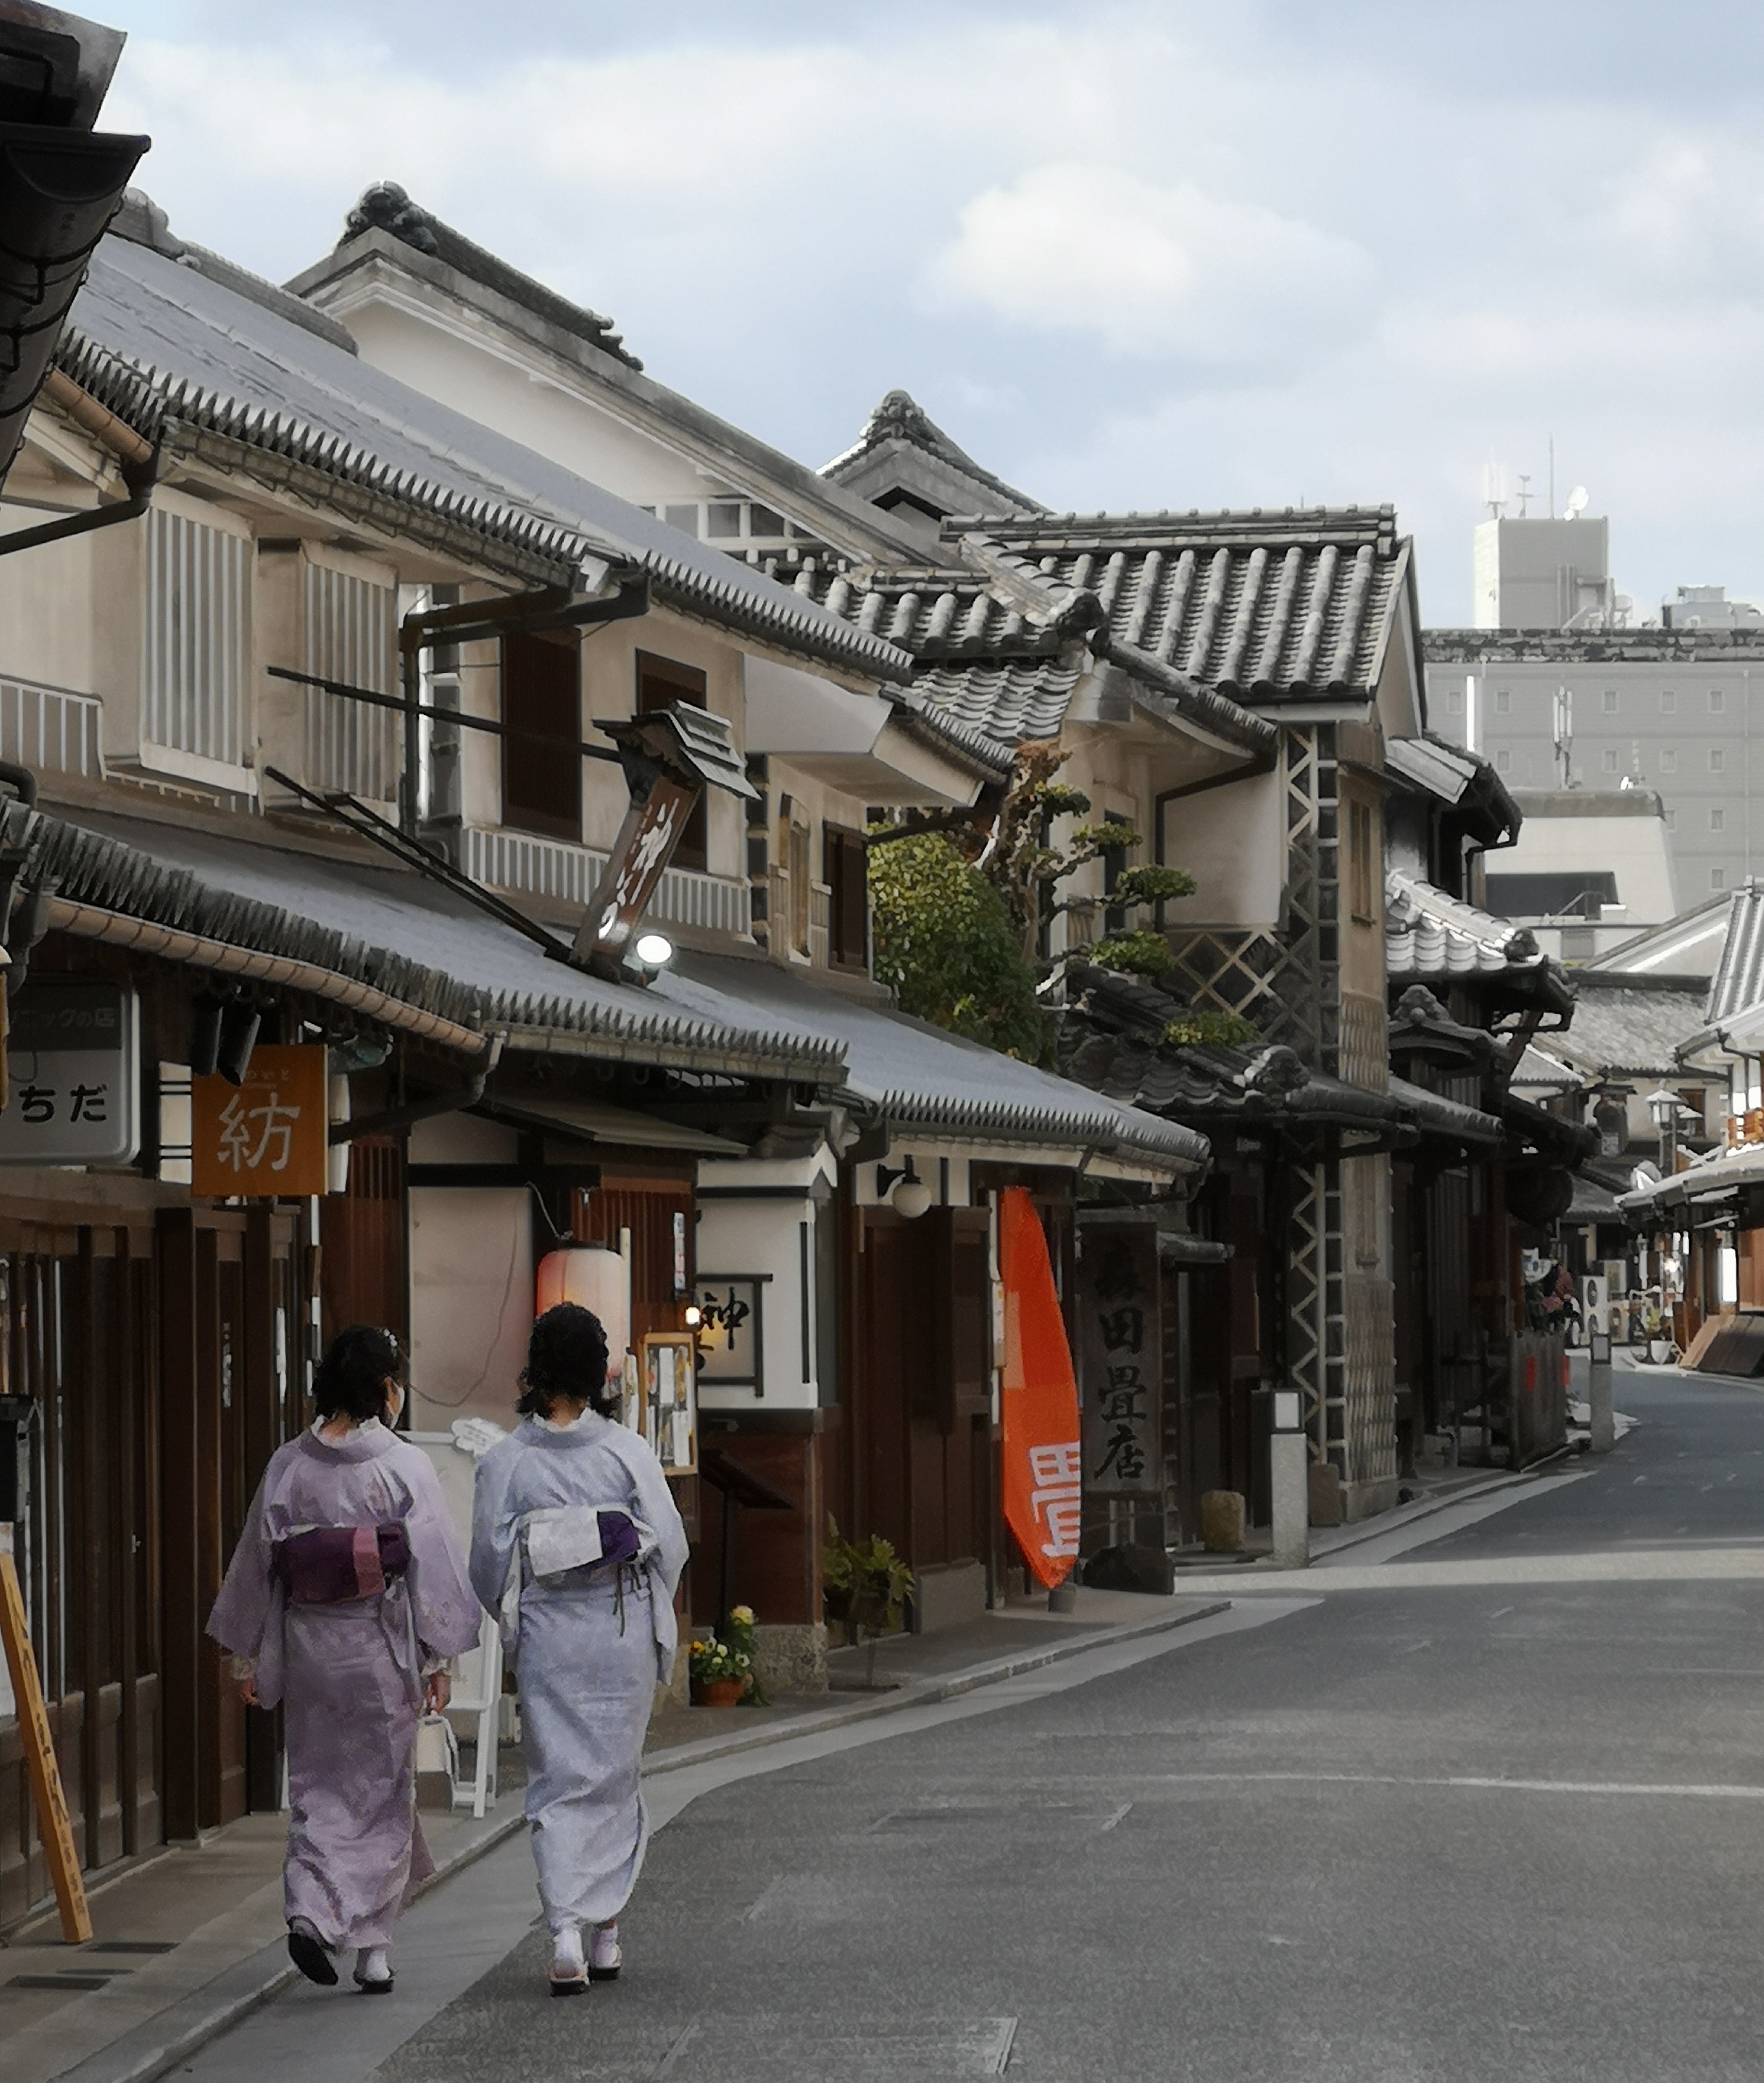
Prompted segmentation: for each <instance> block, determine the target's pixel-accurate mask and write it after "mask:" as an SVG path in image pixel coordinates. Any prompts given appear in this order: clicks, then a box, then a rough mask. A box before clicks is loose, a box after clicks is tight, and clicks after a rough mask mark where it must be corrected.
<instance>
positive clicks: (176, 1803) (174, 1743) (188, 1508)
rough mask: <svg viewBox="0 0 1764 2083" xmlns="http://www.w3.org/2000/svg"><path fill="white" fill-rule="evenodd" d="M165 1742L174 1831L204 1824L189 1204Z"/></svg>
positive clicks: (162, 1353) (173, 1439) (163, 1632)
mask: <svg viewBox="0 0 1764 2083" xmlns="http://www.w3.org/2000/svg"><path fill="white" fill-rule="evenodd" d="M157 1229H158V1242H159V1396H160V1439H161V1447H162V1452H163V1460H162V1463H161V1488H160V1511H159V1522H160V1599H161V1604H160V1623H159V1625H160V1640H161V1643H162V1645H163V1654H162V1657H161V1662H160V1688H161V1691H160V1708H159V1721H160V1729H161V1739H162V1743H163V1755H164V1761H165V1762H164V1770H163V1781H162V1784H163V1800H164V1805H165V1834H166V1836H167V1838H168V1839H170V1840H172V1841H174V1842H175V1841H176V1840H180V1839H188V1838H192V1837H194V1836H196V1834H197V1830H198V1828H199V1827H200V1815H201V1796H200V1789H201V1762H200V1760H201V1713H200V1692H201V1671H200V1656H199V1649H200V1645H201V1626H202V1616H201V1615H200V1614H199V1613H198V1612H197V1601H198V1599H199V1597H200V1594H201V1538H200V1533H199V1529H198V1518H199V1510H198V1489H197V1383H196V1342H197V1333H196V1320H197V1319H196V1223H195V1217H194V1215H193V1214H192V1211H191V1210H190V1209H188V1208H166V1209H162V1210H161V1211H159V1218H158V1223H157Z"/></svg>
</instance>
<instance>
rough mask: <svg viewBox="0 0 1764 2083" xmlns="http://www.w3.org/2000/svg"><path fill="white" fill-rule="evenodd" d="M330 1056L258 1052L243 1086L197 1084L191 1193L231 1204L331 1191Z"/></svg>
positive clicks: (193, 1088) (315, 1051)
mask: <svg viewBox="0 0 1764 2083" xmlns="http://www.w3.org/2000/svg"><path fill="white" fill-rule="evenodd" d="M328 1146H329V1132H328V1115H327V1109H326V1105H325V1052H324V1049H323V1048H320V1047H299V1048H277V1047H266V1048H262V1049H256V1050H252V1058H251V1062H250V1063H249V1065H248V1066H247V1069H246V1072H245V1075H244V1077H243V1080H241V1081H240V1082H239V1084H236V1085H235V1084H229V1083H228V1082H227V1080H226V1079H225V1078H222V1077H209V1078H192V1080H190V1190H191V1191H192V1193H195V1194H214V1195H215V1196H217V1197H219V1198H229V1197H231V1196H232V1195H235V1194H245V1195H247V1196H249V1197H250V1198H253V1199H256V1198H265V1197H269V1196H279V1195H281V1194H290V1195H300V1196H305V1195H307V1194H322V1193H323V1192H324V1189H325V1184H326V1180H325V1173H326V1170H327V1165H326V1162H325V1160H326V1155H327V1151H328Z"/></svg>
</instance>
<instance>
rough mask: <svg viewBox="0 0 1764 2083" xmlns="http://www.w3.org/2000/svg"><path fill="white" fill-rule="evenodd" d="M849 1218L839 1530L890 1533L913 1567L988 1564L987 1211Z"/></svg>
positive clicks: (991, 1492)
mask: <svg viewBox="0 0 1764 2083" xmlns="http://www.w3.org/2000/svg"><path fill="white" fill-rule="evenodd" d="M849 1219H850V1221H851V1223H852V1244H853V1249H852V1252H851V1253H850V1254H849V1255H848V1269H849V1276H850V1277H849V1282H848V1294H849V1296H850V1299H851V1301H852V1305H853V1306H852V1309H851V1311H850V1326H849V1341H848V1348H847V1350H848V1368H847V1371H846V1379H847V1380H848V1383H849V1384H850V1406H849V1409H848V1412H847V1418H846V1422H847V1428H848V1430H847V1435H846V1439H847V1444H846V1453H847V1457H848V1458H847V1468H846V1472H845V1484H844V1489H845V1491H846V1495H847V1497H848V1500H849V1503H848V1507H847V1508H848V1512H849V1515H850V1520H851V1523H850V1524H848V1525H844V1524H842V1527H841V1530H842V1531H843V1532H846V1533H848V1534H850V1535H851V1536H852V1537H853V1538H861V1537H863V1536H866V1535H869V1534H880V1535H882V1536H883V1538H884V1539H886V1540H891V1541H892V1542H893V1543H894V1544H895V1547H896V1548H897V1549H899V1552H900V1553H901V1554H902V1555H903V1556H904V1557H906V1558H907V1561H909V1562H911V1563H912V1565H913V1567H914V1568H916V1569H920V1570H924V1569H933V1568H938V1567H941V1566H943V1565H947V1564H950V1563H954V1562H984V1561H987V1560H988V1556H989V1553H990V1552H991V1550H992V1547H993V1542H992V1521H993V1520H994V1519H995V1518H996V1509H997V1507H996V1495H995V1492H996V1485H995V1484H994V1482H993V1481H992V1423H991V1413H990V1401H991V1370H992V1348H991V1339H992V1329H991V1315H992V1312H991V1302H990V1290H989V1274H988V1257H987V1223H988V1215H987V1211H986V1210H985V1209H984V1208H933V1209H930V1210H929V1211H928V1212H927V1213H926V1214H924V1215H921V1216H920V1217H919V1218H918V1219H916V1221H912V1222H907V1221H904V1220H903V1219H902V1218H901V1217H900V1216H899V1215H896V1214H895V1212H894V1211H893V1210H892V1209H890V1208H872V1209H863V1210H854V1211H851V1215H850V1218H849ZM860 1241H861V1248H858V1246H859V1244H860Z"/></svg>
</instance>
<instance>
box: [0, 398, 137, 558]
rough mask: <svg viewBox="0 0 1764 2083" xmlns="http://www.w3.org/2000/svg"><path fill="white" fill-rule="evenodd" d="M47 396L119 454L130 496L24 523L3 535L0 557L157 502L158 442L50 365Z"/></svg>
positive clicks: (131, 517) (85, 531)
mask: <svg viewBox="0 0 1764 2083" xmlns="http://www.w3.org/2000/svg"><path fill="white" fill-rule="evenodd" d="M43 395H44V397H46V398H48V399H50V401H51V402H52V403H53V404H56V405H57V406H59V407H60V408H61V411H62V412H66V415H67V416H68V417H69V419H70V420H73V422H74V425H76V426H78V427H80V428H82V429H83V430H84V431H85V432H86V433H88V434H90V435H91V437H92V438H93V440H94V441H95V442H101V443H102V444H103V445H104V447H106V448H108V450H110V451H111V453H112V454H113V455H114V456H115V457H116V459H117V463H118V466H119V467H120V469H121V475H122V481H123V483H124V484H125V486H126V487H127V488H128V492H129V496H128V497H127V498H126V499H122V500H116V501H112V503H111V504H110V505H108V506H92V507H87V508H86V509H83V510H82V512H80V513H64V514H62V515H61V518H59V519H58V520H55V521H45V522H43V523H42V524H41V526H39V527H36V528H20V529H19V530H17V532H16V533H15V534H10V535H0V557H10V556H13V555H14V553H15V551H19V550H34V549H36V548H37V547H39V546H40V545H41V544H43V543H64V542H66V541H67V540H68V539H69V538H70V537H71V536H74V535H89V534H91V532H92V531H93V530H94V529H96V528H114V527H115V526H116V525H117V523H118V522H122V521H138V520H139V519H140V518H141V517H142V514H143V513H146V510H147V509H148V507H149V506H150V505H151V504H152V503H153V488H154V484H155V483H156V482H157V481H158V479H159V443H158V442H149V441H147V440H146V439H145V438H144V437H142V435H140V434H137V433H136V432H135V430H134V429H133V427H131V426H130V425H129V424H128V422H127V421H126V420H120V419H118V418H117V416H116V414H115V413H114V412H112V411H110V409H109V408H108V407H107V406H104V405H100V404H99V402H98V400H97V399H95V398H94V397H93V396H91V394H90V393H89V392H87V391H82V389H81V388H80V387H79V385H78V384H77V383H76V382H74V379H73V378H72V377H70V376H67V375H65V374H63V373H62V372H61V370H58V369H52V370H50V371H49V375H48V377H47V378H46V379H45V380H44V385H43Z"/></svg>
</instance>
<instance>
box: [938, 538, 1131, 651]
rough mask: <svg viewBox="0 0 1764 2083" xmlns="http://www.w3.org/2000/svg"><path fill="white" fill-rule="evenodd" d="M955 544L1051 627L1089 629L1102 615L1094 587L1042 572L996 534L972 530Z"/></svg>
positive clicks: (968, 559) (977, 567)
mask: <svg viewBox="0 0 1764 2083" xmlns="http://www.w3.org/2000/svg"><path fill="white" fill-rule="evenodd" d="M957 547H958V548H959V550H960V551H961V553H962V558H963V559H964V560H965V561H966V562H967V564H970V565H971V566H972V567H973V568H974V569H975V570H976V571H978V572H979V573H982V574H984V576H985V577H988V578H989V579H991V580H992V581H994V582H995V583H996V585H1000V586H1002V587H1003V588H1004V589H1005V590H1006V591H1007V592H1008V593H1009V595H1010V597H1011V598H1012V599H1013V600H1014V601H1016V602H1017V604H1018V605H1019V606H1021V607H1022V610H1023V612H1024V613H1025V615H1034V616H1036V617H1037V618H1039V619H1043V620H1044V621H1045V622H1046V623H1047V625H1048V627H1051V628H1055V629H1062V630H1064V629H1078V628H1083V629H1090V628H1094V627H1095V626H1096V624H1097V623H1099V622H1101V621H1102V619H1103V606H1102V601H1101V600H1100V599H1099V598H1098V595H1097V594H1096V592H1095V591H1094V589H1093V588H1091V587H1089V586H1074V585H1068V583H1067V582H1066V581H1065V580H1064V579H1061V578H1057V577H1055V576H1054V574H1053V573H1051V572H1044V571H1043V569H1042V568H1041V566H1040V565H1039V564H1037V563H1036V562H1035V560H1034V558H1033V557H1026V556H1023V555H1022V553H1021V551H1016V550H1013V549H1012V548H1011V547H1010V546H1009V544H1008V543H1002V542H1000V540H999V539H998V538H997V537H996V535H988V534H984V532H981V531H979V530H976V531H975V532H973V533H971V534H966V535H963V536H962V537H961V538H959V539H958V545H957Z"/></svg>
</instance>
